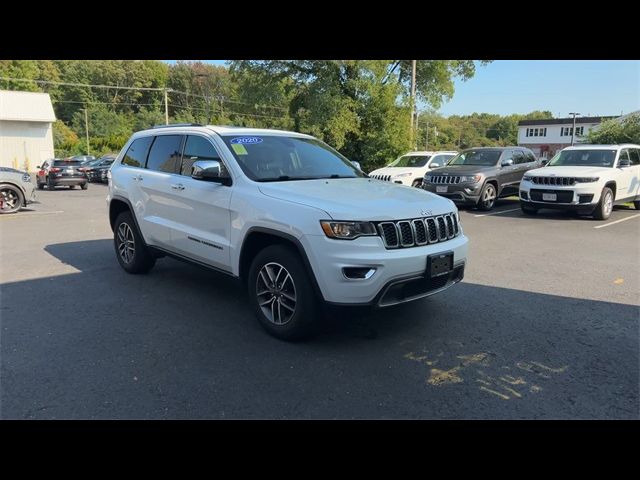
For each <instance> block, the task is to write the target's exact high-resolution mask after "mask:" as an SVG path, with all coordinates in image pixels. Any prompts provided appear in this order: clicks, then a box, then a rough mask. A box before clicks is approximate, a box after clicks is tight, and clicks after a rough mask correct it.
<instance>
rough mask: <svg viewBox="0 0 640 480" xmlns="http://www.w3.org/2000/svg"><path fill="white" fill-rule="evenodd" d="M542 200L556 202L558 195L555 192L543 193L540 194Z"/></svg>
mask: <svg viewBox="0 0 640 480" xmlns="http://www.w3.org/2000/svg"><path fill="white" fill-rule="evenodd" d="M542 200H543V201H545V202H557V201H558V195H557V194H555V193H543V194H542Z"/></svg>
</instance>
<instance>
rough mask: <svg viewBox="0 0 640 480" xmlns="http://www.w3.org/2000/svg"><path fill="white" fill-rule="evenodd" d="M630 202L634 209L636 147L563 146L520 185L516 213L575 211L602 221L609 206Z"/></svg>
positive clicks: (639, 172)
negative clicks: (519, 210) (543, 210)
mask: <svg viewBox="0 0 640 480" xmlns="http://www.w3.org/2000/svg"><path fill="white" fill-rule="evenodd" d="M626 202H633V204H634V206H635V208H636V209H638V210H640V145H633V144H623V145H579V146H574V147H567V148H565V149H564V150H562V151H561V152H560V153H559V154H558V155H556V156H554V157H553V159H552V160H551V161H550V162H549V163H548V164H547V165H546V166H545V167H542V168H537V169H535V170H529V171H528V172H527V173H526V174H525V175H524V177H523V178H522V182H521V183H520V205H521V207H522V211H523V212H524V213H526V214H528V215H534V214H536V213H537V212H538V210H539V209H541V208H559V209H564V210H575V211H577V212H578V213H582V214H585V215H593V216H594V217H595V218H596V219H598V220H606V219H607V218H609V216H610V215H611V211H612V210H613V206H614V205H616V204H620V203H626Z"/></svg>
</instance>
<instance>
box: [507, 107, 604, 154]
mask: <svg viewBox="0 0 640 480" xmlns="http://www.w3.org/2000/svg"><path fill="white" fill-rule="evenodd" d="M612 118H615V117H576V132H575V137H574V143H579V142H580V141H582V137H584V136H585V135H586V134H587V133H589V132H590V131H591V130H592V129H593V128H594V127H597V126H598V125H600V123H602V122H604V121H605V120H609V119H612ZM572 134H573V117H569V118H549V119H546V120H520V121H519V122H518V145H520V146H523V147H527V148H529V149H531V150H532V151H533V153H535V154H536V155H537V156H538V157H541V158H550V157H552V156H553V155H555V153H556V152H557V151H558V150H562V149H563V148H565V147H568V146H570V145H571V135H572Z"/></svg>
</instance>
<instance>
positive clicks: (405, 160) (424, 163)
mask: <svg viewBox="0 0 640 480" xmlns="http://www.w3.org/2000/svg"><path fill="white" fill-rule="evenodd" d="M457 153H458V152H453V151H438V152H409V153H407V154H405V155H402V156H401V157H399V158H397V159H396V160H394V161H393V162H391V163H390V164H389V165H387V166H386V167H383V168H379V169H377V170H374V171H373V172H371V173H370V174H369V176H370V177H372V178H376V179H378V180H385V181H388V182H393V183H399V184H401V185H410V186H412V187H420V186H421V185H422V179H423V178H424V176H425V174H426V173H427V172H428V171H429V170H431V169H432V168H438V167H443V166H444V165H445V164H446V163H447V162H448V161H449V160H451V159H452V158H453V157H455V156H456V154H457Z"/></svg>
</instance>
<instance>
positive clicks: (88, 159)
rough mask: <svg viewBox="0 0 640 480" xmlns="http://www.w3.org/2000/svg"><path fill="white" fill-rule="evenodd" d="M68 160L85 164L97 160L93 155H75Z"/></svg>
mask: <svg viewBox="0 0 640 480" xmlns="http://www.w3.org/2000/svg"><path fill="white" fill-rule="evenodd" d="M69 160H79V161H80V162H82V163H86V162H92V161H94V160H97V158H96V157H94V156H93V155H76V156H74V157H71V158H69Z"/></svg>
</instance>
